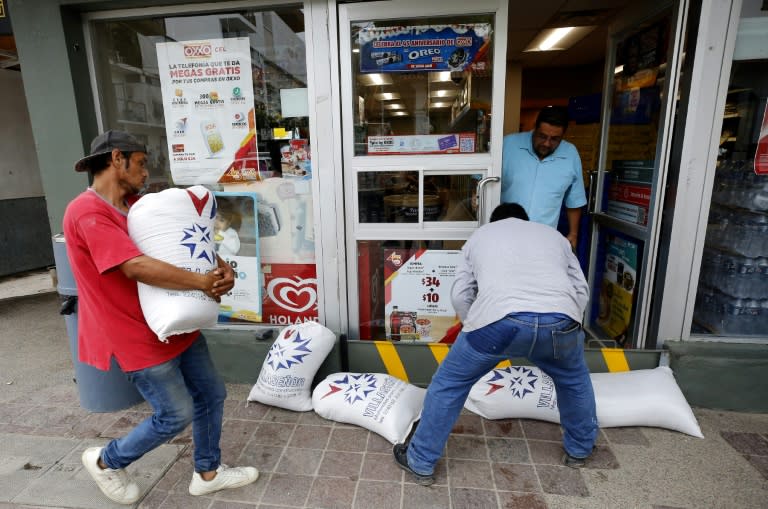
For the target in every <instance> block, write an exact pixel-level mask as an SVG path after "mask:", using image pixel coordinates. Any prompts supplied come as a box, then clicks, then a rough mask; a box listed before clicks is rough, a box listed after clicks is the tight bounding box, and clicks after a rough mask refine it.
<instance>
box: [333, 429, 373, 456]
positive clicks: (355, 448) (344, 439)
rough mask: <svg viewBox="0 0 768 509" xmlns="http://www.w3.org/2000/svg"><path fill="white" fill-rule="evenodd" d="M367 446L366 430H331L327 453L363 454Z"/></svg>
mask: <svg viewBox="0 0 768 509" xmlns="http://www.w3.org/2000/svg"><path fill="white" fill-rule="evenodd" d="M367 446H368V430H365V429H362V428H357V427H355V428H333V431H332V432H331V438H330V440H329V441H328V450H329V451H331V450H332V451H351V452H363V451H365V449H366V447H367Z"/></svg>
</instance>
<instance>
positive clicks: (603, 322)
mask: <svg viewBox="0 0 768 509" xmlns="http://www.w3.org/2000/svg"><path fill="white" fill-rule="evenodd" d="M638 248H639V246H638V244H637V243H635V242H631V241H629V240H626V239H623V238H621V237H617V236H614V235H608V236H607V243H606V257H605V268H604V271H603V281H602V285H601V288H600V300H599V307H598V316H597V324H598V325H599V326H600V327H602V329H603V330H604V331H605V332H606V333H607V334H608V335H609V336H610V337H611V338H612V339H614V340H616V341H617V342H618V343H619V344H620V345H622V346H630V345H628V344H625V343H626V341H627V331H628V329H629V323H630V320H631V318H632V301H633V296H634V292H635V285H636V284H637V253H638Z"/></svg>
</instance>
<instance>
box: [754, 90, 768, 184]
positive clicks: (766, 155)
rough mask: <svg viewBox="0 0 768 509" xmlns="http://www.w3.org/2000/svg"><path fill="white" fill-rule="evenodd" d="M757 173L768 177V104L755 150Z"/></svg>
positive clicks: (767, 104)
mask: <svg viewBox="0 0 768 509" xmlns="http://www.w3.org/2000/svg"><path fill="white" fill-rule="evenodd" d="M755 173H757V174H758V175H768V103H766V105H765V111H764V112H763V123H762V124H761V127H760V135H759V137H758V139H757V149H756V150H755Z"/></svg>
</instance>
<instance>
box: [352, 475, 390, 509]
mask: <svg viewBox="0 0 768 509" xmlns="http://www.w3.org/2000/svg"><path fill="white" fill-rule="evenodd" d="M401 498H402V486H401V484H400V483H390V482H379V481H366V480H360V481H358V483H357V492H356V493H355V502H354V505H353V506H352V507H354V508H355V509H392V508H394V507H400V501H401Z"/></svg>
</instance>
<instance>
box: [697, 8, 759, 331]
mask: <svg viewBox="0 0 768 509" xmlns="http://www.w3.org/2000/svg"><path fill="white" fill-rule="evenodd" d="M758 34H762V35H758ZM767 36H768V17H763V18H747V19H744V18H742V19H741V23H740V26H739V33H738V36H737V39H736V47H737V50H736V52H735V58H744V59H746V60H739V61H735V62H733V67H732V69H731V79H730V86H729V91H728V95H727V97H726V104H725V111H724V112H723V124H722V129H721V136H720V140H719V143H720V146H719V150H720V152H719V159H718V162H717V169H716V171H715V183H714V187H713V190H712V202H711V207H710V213H709V223H708V226H707V236H706V238H705V241H704V253H703V255H702V261H701V271H700V273H699V286H698V292H697V295H696V304H695V307H694V313H693V324H692V326H691V332H692V333H694V334H717V335H723V336H756V337H759V338H761V339H764V338H765V332H766V331H767V330H768V113H766V112H767V111H768V105H767V104H766V98H767V97H768V59H766V58H765V52H764V51H763V52H762V53H761V50H760V49H759V48H761V47H762V48H764V45H760V44H754V42H756V41H757V40H762V41H765V38H766V37H767ZM761 57H762V58H761ZM761 128H762V131H761Z"/></svg>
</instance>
